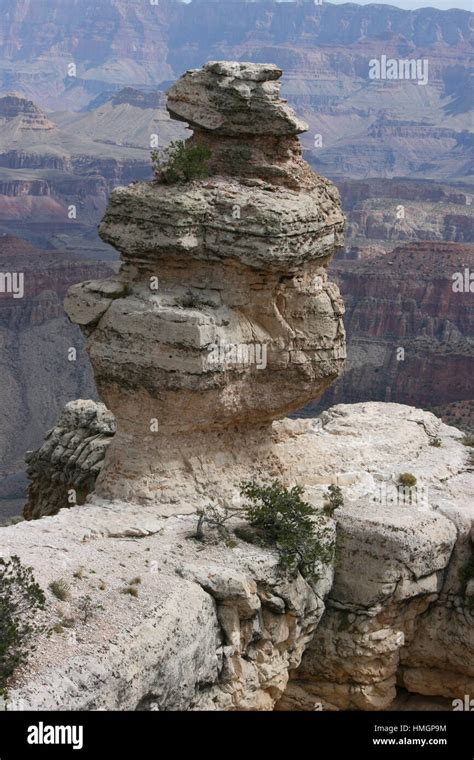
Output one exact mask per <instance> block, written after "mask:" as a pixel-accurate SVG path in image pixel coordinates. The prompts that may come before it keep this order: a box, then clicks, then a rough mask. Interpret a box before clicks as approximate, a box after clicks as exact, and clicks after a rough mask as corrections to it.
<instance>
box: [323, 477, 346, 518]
mask: <svg viewBox="0 0 474 760" xmlns="http://www.w3.org/2000/svg"><path fill="white" fill-rule="evenodd" d="M324 496H325V502H324V512H325V514H327V515H332V513H333V512H334V510H335V509H337V508H338V507H343V506H344V497H343V495H342V491H341V489H340V488H339V486H335V485H334V484H331V485H330V486H329V488H328V490H327V491H326V493H325V494H324Z"/></svg>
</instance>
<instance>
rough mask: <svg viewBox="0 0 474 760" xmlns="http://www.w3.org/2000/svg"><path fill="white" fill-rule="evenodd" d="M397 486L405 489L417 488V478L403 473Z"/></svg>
mask: <svg viewBox="0 0 474 760" xmlns="http://www.w3.org/2000/svg"><path fill="white" fill-rule="evenodd" d="M397 484H398V485H399V486H403V487H404V488H413V487H414V486H416V477H415V476H414V475H412V474H411V472H402V473H400V475H399V476H398V480H397Z"/></svg>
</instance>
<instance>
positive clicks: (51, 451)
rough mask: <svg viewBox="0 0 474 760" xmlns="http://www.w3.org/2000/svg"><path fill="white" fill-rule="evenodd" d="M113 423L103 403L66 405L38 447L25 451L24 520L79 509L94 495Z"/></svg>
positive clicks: (110, 437) (71, 403)
mask: <svg viewBox="0 0 474 760" xmlns="http://www.w3.org/2000/svg"><path fill="white" fill-rule="evenodd" d="M114 433H115V420H114V418H113V415H112V414H111V413H110V412H109V411H108V410H107V409H106V408H105V406H104V404H96V403H95V402H94V401H70V402H69V403H68V404H66V406H65V408H64V410H63V412H62V414H61V416H60V417H59V420H58V423H57V425H55V427H54V428H52V429H51V430H50V431H49V433H48V434H47V435H46V438H45V441H44V443H43V445H42V446H41V447H40V448H39V449H38V450H37V451H32V452H28V454H27V456H26V461H27V464H28V469H27V471H26V474H27V475H28V478H29V479H30V481H31V482H30V486H29V488H28V503H27V504H26V506H25V508H24V510H23V516H24V517H25V519H26V520H32V519H37V518H39V517H44V516H45V515H54V514H56V512H59V510H60V509H64V508H67V507H71V506H75V505H76V504H84V502H85V500H86V497H87V496H88V495H89V494H90V493H91V492H92V491H93V490H94V485H95V481H96V478H97V475H98V474H99V472H100V470H101V468H102V465H103V462H104V456H105V452H106V450H107V446H108V445H109V443H110V441H111V439H112V436H113V434H114Z"/></svg>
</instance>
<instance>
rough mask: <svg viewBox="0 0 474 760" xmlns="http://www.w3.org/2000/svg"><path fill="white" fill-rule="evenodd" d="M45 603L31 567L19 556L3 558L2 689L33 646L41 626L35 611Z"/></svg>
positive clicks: (0, 578) (0, 571)
mask: <svg viewBox="0 0 474 760" xmlns="http://www.w3.org/2000/svg"><path fill="white" fill-rule="evenodd" d="M44 604H45V596H44V593H43V591H42V590H41V588H40V587H39V586H38V584H37V583H36V581H35V579H34V577H33V573H32V571H31V568H29V567H24V566H23V565H22V564H21V562H20V559H19V557H17V556H13V557H11V558H10V559H8V560H4V559H0V693H1V692H2V691H3V690H5V689H6V686H7V681H8V679H9V678H10V676H12V674H13V673H14V671H15V670H16V668H17V667H18V666H19V665H22V664H24V663H25V662H26V660H27V659H28V656H29V654H30V652H31V650H32V649H33V637H34V635H35V634H36V633H39V632H40V630H41V627H40V626H39V624H38V623H37V620H36V619H35V618H36V613H37V611H38V610H39V609H42V608H43V607H44Z"/></svg>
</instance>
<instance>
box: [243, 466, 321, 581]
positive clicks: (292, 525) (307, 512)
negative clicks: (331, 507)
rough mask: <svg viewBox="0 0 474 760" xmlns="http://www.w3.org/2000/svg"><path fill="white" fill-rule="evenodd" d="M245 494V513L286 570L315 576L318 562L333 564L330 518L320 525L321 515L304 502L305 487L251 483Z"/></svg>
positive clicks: (246, 487)
mask: <svg viewBox="0 0 474 760" xmlns="http://www.w3.org/2000/svg"><path fill="white" fill-rule="evenodd" d="M241 493H242V495H243V496H245V497H246V498H247V499H248V500H249V501H250V506H248V507H247V508H246V510H245V515H246V517H247V519H248V521H249V523H250V524H251V525H252V526H253V527H254V528H255V529H256V530H257V531H258V534H259V535H260V536H261V537H262V538H263V540H264V543H266V544H267V545H273V546H276V548H277V550H278V553H279V555H280V566H281V567H282V569H283V570H287V571H291V572H294V571H296V570H299V571H300V572H301V574H302V575H304V576H307V577H308V576H309V577H314V576H315V575H316V566H317V564H318V563H324V564H329V563H331V562H333V560H334V542H333V540H332V531H331V527H330V524H329V522H328V521H327V520H326V518H323V521H322V522H321V519H320V521H319V522H316V519H315V518H316V515H317V512H316V510H315V509H314V507H312V506H311V504H308V503H307V502H305V501H303V499H302V495H303V493H304V491H303V489H302V488H301V486H294V487H293V488H291V489H289V490H288V489H287V488H285V487H284V486H283V485H282V484H281V483H279V482H278V481H276V480H275V481H273V483H272V484H271V485H269V486H260V485H257V484H256V483H254V482H247V483H243V484H242V488H241Z"/></svg>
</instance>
